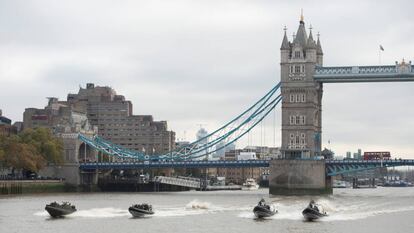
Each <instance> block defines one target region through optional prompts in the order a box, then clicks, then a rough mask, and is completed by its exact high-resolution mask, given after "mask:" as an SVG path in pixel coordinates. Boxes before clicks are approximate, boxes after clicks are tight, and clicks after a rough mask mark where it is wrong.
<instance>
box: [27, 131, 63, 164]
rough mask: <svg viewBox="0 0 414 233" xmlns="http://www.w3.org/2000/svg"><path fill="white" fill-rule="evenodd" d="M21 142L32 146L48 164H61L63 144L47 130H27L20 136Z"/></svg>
mask: <svg viewBox="0 0 414 233" xmlns="http://www.w3.org/2000/svg"><path fill="white" fill-rule="evenodd" d="M20 137H21V141H22V142H23V143H27V144H30V145H33V146H34V147H35V148H36V150H37V151H38V152H39V154H40V155H41V156H42V157H43V158H44V159H45V160H46V161H47V162H49V163H53V164H62V163H63V142H62V140H61V139H59V138H56V137H54V136H53V134H52V132H51V131H50V129H48V128H36V129H28V130H25V131H23V132H22V133H21V134H20Z"/></svg>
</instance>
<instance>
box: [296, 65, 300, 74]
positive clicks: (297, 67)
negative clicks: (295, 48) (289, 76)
mask: <svg viewBox="0 0 414 233" xmlns="http://www.w3.org/2000/svg"><path fill="white" fill-rule="evenodd" d="M295 73H297V74H299V73H300V66H295Z"/></svg>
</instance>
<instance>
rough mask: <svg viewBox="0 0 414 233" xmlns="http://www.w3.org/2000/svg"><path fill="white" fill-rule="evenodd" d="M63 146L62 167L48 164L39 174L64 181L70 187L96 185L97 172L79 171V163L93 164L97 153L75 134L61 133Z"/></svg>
mask: <svg viewBox="0 0 414 233" xmlns="http://www.w3.org/2000/svg"><path fill="white" fill-rule="evenodd" d="M58 137H60V138H62V140H63V145H64V163H63V164H62V165H53V164H49V165H48V166H46V167H45V168H44V169H42V170H41V171H40V172H39V175H41V176H46V177H57V178H63V179H65V183H66V184H69V185H72V186H83V185H96V184H97V183H98V173H97V170H88V171H81V170H80V169H79V166H80V164H79V162H83V161H88V162H95V161H96V159H97V158H98V152H97V151H96V150H94V149H92V148H91V147H90V146H88V145H86V144H85V143H84V142H82V141H81V140H79V139H78V134H77V133H61V134H59V135H58Z"/></svg>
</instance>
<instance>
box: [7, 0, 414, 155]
mask: <svg viewBox="0 0 414 233" xmlns="http://www.w3.org/2000/svg"><path fill="white" fill-rule="evenodd" d="M280 2H281V1H270V0H269V1H242V0H234V1H226V0H217V1H214V0H208V1H180V0H164V1H147V0H142V1H139V0H135V1H104V0H97V1H73V0H70V1H69V0H68V1H55V0H50V1H30V0H13V1H11V0H10V1H5V0H0V109H2V110H3V114H4V115H5V116H7V117H9V118H11V119H12V120H13V121H21V120H22V118H23V111H24V109H25V108H27V107H36V108H43V107H44V106H45V105H46V101H47V100H46V97H49V96H54V97H59V98H60V99H66V95H67V93H69V92H71V93H77V91H78V89H79V86H80V85H81V86H83V87H85V85H86V83H88V82H93V83H95V84H96V85H102V86H111V87H113V88H114V89H115V90H116V91H117V93H118V94H122V95H124V96H125V97H126V98H127V99H129V100H131V101H132V103H133V105H134V114H152V115H153V116H154V118H155V119H156V120H167V121H168V124H169V128H170V129H172V130H174V131H175V132H176V133H177V137H178V138H179V139H183V138H185V139H187V140H192V139H194V137H195V133H196V131H197V130H198V128H199V126H198V125H197V124H204V126H203V127H205V128H206V129H207V130H208V131H212V130H214V129H215V128H217V127H219V126H220V125H222V124H224V123H226V122H227V121H228V120H230V119H231V118H232V117H234V116H236V115H237V114H239V113H241V112H242V111H243V110H244V109H245V108H247V107H248V106H249V105H251V104H252V103H253V102H254V101H255V100H257V99H259V98H260V97H261V96H262V95H264V94H265V92H267V91H268V90H269V89H271V87H272V86H274V85H275V84H276V83H277V82H278V81H279V80H280V67H279V62H280V54H279V48H280V45H281V42H282V38H283V27H284V26H285V25H286V26H287V28H288V33H289V36H290V37H291V34H292V33H293V32H295V31H296V30H297V27H298V23H299V22H298V21H299V15H300V9H301V8H303V9H304V15H305V23H306V27H307V28H308V27H309V25H310V24H312V26H313V28H314V33H316V32H320V33H321V42H322V48H323V50H324V54H325V55H324V65H325V66H334V65H335V66H347V65H377V64H378V63H379V55H378V53H379V45H380V44H381V45H382V46H383V47H384V49H385V51H384V52H383V54H382V64H394V62H395V61H396V60H398V61H401V59H402V58H405V59H406V60H414V59H413V56H414V44H413V38H414V16H413V14H412V7H411V6H412V2H411V1H408V0H407V1H359V0H355V1H354V0H348V1H343V0H342V1H283V2H284V3H280ZM314 35H315V34H314ZM413 103H414V83H377V84H372V83H365V84H325V85H324V96H323V115H322V116H323V146H325V147H330V148H332V150H334V151H335V152H336V154H337V155H344V154H345V153H346V151H353V152H356V150H357V149H358V148H361V149H362V150H363V151H375V150H379V151H391V152H392V153H393V155H397V156H402V157H411V158H414V143H413V141H414V121H413V118H414V107H413ZM272 117H273V116H272ZM273 125H274V124H273V119H268V120H266V122H265V123H264V127H265V130H264V132H265V133H266V140H260V130H256V131H255V132H254V133H252V134H251V136H252V138H253V141H254V143H255V144H256V145H261V144H264V145H269V146H273V145H274V144H275V145H276V146H279V145H280V134H281V132H280V128H281V127H280V107H278V109H277V111H276V124H275V125H276V126H275V127H274V126H273ZM274 131H275V132H276V138H275V140H274V139H273V134H274V133H273V132H274ZM328 140H330V142H331V143H330V145H328ZM246 141H247V140H242V141H241V142H240V143H238V144H237V145H238V146H239V147H241V146H244V145H246V143H247V142H246Z"/></svg>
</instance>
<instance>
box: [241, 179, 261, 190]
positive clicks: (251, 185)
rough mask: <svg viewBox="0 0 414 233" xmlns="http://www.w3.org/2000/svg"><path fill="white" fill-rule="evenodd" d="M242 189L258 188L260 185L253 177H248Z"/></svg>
mask: <svg viewBox="0 0 414 233" xmlns="http://www.w3.org/2000/svg"><path fill="white" fill-rule="evenodd" d="M242 189H244V190H257V189H259V185H258V184H257V183H256V181H255V180H254V179H253V178H248V179H246V182H245V183H243V187H242Z"/></svg>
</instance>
